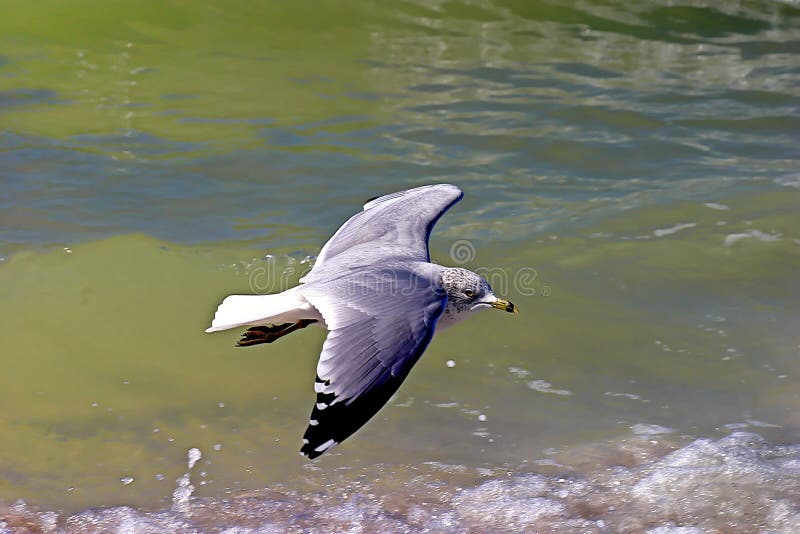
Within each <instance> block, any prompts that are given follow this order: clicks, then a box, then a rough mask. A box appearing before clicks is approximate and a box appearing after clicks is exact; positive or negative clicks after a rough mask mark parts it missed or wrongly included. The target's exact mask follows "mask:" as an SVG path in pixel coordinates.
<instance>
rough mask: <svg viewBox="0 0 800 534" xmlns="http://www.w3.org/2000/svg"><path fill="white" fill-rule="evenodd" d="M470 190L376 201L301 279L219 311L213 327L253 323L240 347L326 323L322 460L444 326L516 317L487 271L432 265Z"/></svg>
mask: <svg viewBox="0 0 800 534" xmlns="http://www.w3.org/2000/svg"><path fill="white" fill-rule="evenodd" d="M463 196H464V194H463V193H462V192H461V190H460V189H459V188H457V187H456V186H454V185H448V184H438V185H428V186H424V187H417V188H415V189H408V190H406V191H400V192H397V193H392V194H389V195H385V196H382V197H377V198H374V199H372V200H369V201H368V202H367V203H366V204H364V209H363V211H361V212H359V213H357V214H355V215H353V216H352V217H350V219H349V220H348V221H347V222H346V223H344V224H343V225H342V227H341V228H339V230H337V231H336V233H335V234H334V235H333V237H332V238H330V240H328V242H327V243H326V244H325V246H324V247H322V250H321V251H320V253H319V256H318V257H317V260H316V262H315V263H314V267H313V268H312V269H311V271H310V272H309V273H308V274H307V275H306V276H305V277H303V278H301V279H300V285H298V286H296V287H293V288H291V289H288V290H286V291H284V292H282V293H277V294H273V295H230V296H228V297H227V298H225V300H223V301H222V304H220V305H219V307H218V308H217V313H216V315H215V316H214V320H213V321H212V322H211V327H210V328H208V329H207V330H206V332H217V331H219V330H227V329H229V328H236V327H241V326H247V327H250V328H248V330H247V331H246V332H244V334H243V335H242V339H240V340H239V342H238V343H237V345H239V346H251V345H257V344H259V343H272V342H273V341H275V340H276V339H278V338H280V337H283V336H285V335H286V334H289V333H291V332H294V331H296V330H298V329H301V328H305V327H306V326H308V325H312V324H313V325H318V326H323V327H325V328H327V330H328V336H327V338H326V339H325V343H323V345H322V353H321V354H320V357H319V362H318V363H317V377H316V380H315V382H314V390H315V391H316V394H317V399H316V403H315V404H314V408H313V409H312V411H311V417H310V420H309V422H308V428H307V429H306V432H305V434H304V435H303V446H302V447H301V449H300V452H301V454H304V455H306V456H307V457H308V458H311V459H313V458H316V457H317V456H319V455H321V454H323V453H325V452H327V451H329V450H331V448H333V447H335V446H336V445H338V444H339V443H341V442H342V441H343V440H345V439H347V437H349V436H350V435H351V434H353V433H354V432H355V431H356V430H358V429H359V428H361V427H362V426H363V425H364V423H366V422H367V421H368V420H369V419H370V418H371V417H372V416H373V415H375V414H376V413H377V412H378V410H380V409H381V407H382V406H383V405H384V404H386V402H387V401H388V400H389V398H390V397H391V396H392V395H393V394H394V392H395V391H397V388H398V387H400V384H401V383H402V382H403V380H405V378H406V376H408V373H409V371H410V370H411V367H412V366H413V365H414V364H415V363H416V362H417V360H418V359H419V357H420V356H421V355H422V353H423V352H424V351H425V348H426V347H427V346H428V343H430V341H431V338H432V337H433V332H434V330H435V329H436V328H439V329H441V328H445V327H448V326H450V325H452V324H454V323H456V322H458V321H460V320H462V319H464V318H466V317H467V316H469V315H471V314H472V313H473V312H476V311H480V310H484V309H489V308H494V309H498V310H505V311H507V312H512V313H517V309H516V308H515V307H514V305H513V304H512V303H510V302H508V301H507V300H503V299H500V298H498V297H496V296H495V294H494V293H493V292H492V288H491V287H489V283H488V282H487V281H486V280H485V279H484V278H483V277H481V276H479V275H477V274H475V273H473V272H472V271H468V270H467V269H461V268H453V267H443V266H441V265H437V264H435V263H431V261H430V253H429V251H428V237H429V236H430V233H431V230H432V229H433V225H434V224H435V223H436V221H437V220H438V219H439V217H441V216H442V214H444V212H445V211H447V210H448V209H449V208H450V207H451V206H452V205H453V204H455V203H456V202H458V201H459V200H461V198H462V197H463Z"/></svg>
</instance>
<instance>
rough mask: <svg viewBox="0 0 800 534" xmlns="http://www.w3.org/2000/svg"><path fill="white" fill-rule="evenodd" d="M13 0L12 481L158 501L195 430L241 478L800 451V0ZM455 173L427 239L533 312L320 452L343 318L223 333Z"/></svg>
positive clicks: (297, 484)
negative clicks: (647, 453)
mask: <svg viewBox="0 0 800 534" xmlns="http://www.w3.org/2000/svg"><path fill="white" fill-rule="evenodd" d="M0 5H2V6H3V10H4V11H5V12H6V15H5V16H2V17H0V43H1V44H2V47H0V50H1V51H0V125H1V126H2V134H0V184H2V193H1V194H0V257H2V263H0V318H2V320H0V339H2V345H1V346H2V352H1V354H2V366H3V367H2V369H3V371H2V374H0V406H2V410H0V436H2V439H0V500H2V501H5V502H7V503H10V502H13V501H14V500H15V499H17V498H23V499H25V501H26V502H29V503H34V504H38V505H41V506H44V507H46V508H54V509H65V510H67V511H75V510H80V509H83V508H87V507H91V506H98V505H115V504H130V505H142V506H147V507H154V508H159V507H163V506H165V505H166V504H167V503H169V502H170V498H171V496H172V490H173V489H174V487H175V480H176V478H177V477H179V476H180V475H181V474H182V473H184V472H185V471H186V463H185V459H186V451H187V449H188V448H190V447H198V448H199V449H200V450H201V451H202V452H203V460H202V461H201V463H200V464H198V468H196V469H195V471H196V472H195V473H194V475H193V483H194V484H195V486H196V487H197V490H196V493H197V494H198V495H200V496H206V497H209V498H219V497H223V496H227V495H230V494H237V493H238V492H239V491H240V490H251V489H256V488H264V487H274V486H275V485H282V487H283V488H288V489H287V491H293V490H297V491H304V488H309V487H325V486H326V485H328V486H329V485H336V484H342V482H341V480H342V477H345V479H346V478H347V475H346V474H347V473H353V475H352V476H353V477H362V478H364V477H366V479H369V480H372V479H375V478H377V479H378V480H380V477H381V476H382V474H383V473H385V472H386V471H385V470H387V469H388V470H389V471H391V470H401V471H402V470H414V469H416V468H417V466H420V465H440V464H446V465H452V466H463V467H464V468H465V469H484V470H488V471H480V473H483V475H480V476H478V475H476V477H475V480H479V479H480V478H481V476H489V475H486V473H488V472H492V473H494V474H495V475H496V476H497V477H498V479H502V478H503V477H505V476H506V475H507V474H508V473H510V474H512V475H515V474H521V473H528V472H531V471H536V470H537V469H555V471H557V469H556V468H555V467H553V466H554V464H555V462H554V461H553V460H552V459H553V458H554V455H555V454H556V453H557V452H559V451H565V450H576V448H577V450H581V449H580V448H581V447H586V446H589V445H590V444H593V443H602V442H605V440H615V439H623V438H624V437H625V436H628V435H629V434H630V432H631V428H632V427H633V428H639V427H636V426H635V425H641V424H649V425H661V426H663V427H668V428H670V429H674V435H675V436H681V435H686V436H691V437H701V438H702V437H710V438H715V439H716V438H720V437H722V436H725V435H727V434H729V433H730V432H731V431H734V430H741V429H747V430H749V431H752V432H757V433H758V434H760V435H761V436H763V437H765V438H766V439H768V440H770V441H772V442H776V443H797V442H798V440H799V439H800V418H798V415H797V414H798V413H800V393H798V392H800V336H798V332H797V328H796V326H797V324H798V321H799V320H800V307H798V304H797V303H798V302H800V277H799V276H798V273H800V174H798V173H800V169H799V168H800V165H798V155H799V154H800V152H798V150H797V147H798V146H800V119H798V117H799V116H800V115H799V114H798V111H800V110H799V109H798V107H799V106H798V102H800V100H799V98H800V87H799V81H800V78H799V77H798V73H799V72H800V10H799V9H798V8H797V7H796V6H794V5H792V4H790V3H783V2H777V1H775V2H733V3H727V4H725V5H724V6H718V5H717V4H715V3H710V2H708V3H706V2H689V3H683V4H679V5H676V4H674V3H671V2H659V1H651V2H641V3H636V4H635V5H633V6H630V5H626V4H625V3H621V2H620V3H617V2H588V3H587V2H581V3H567V4H564V3H548V2H474V3H458V2H443V3H439V2H436V3H412V2H407V3H402V4H394V3H368V4H363V3H355V2H353V3H322V4H317V3H313V4H310V3H297V2H295V3H293V4H282V5H271V4H268V5H262V4H253V3H251V2H224V3H223V2H211V3H208V2H207V3H205V4H202V5H199V4H197V5H195V4H185V3H182V2H171V3H163V4H159V5H151V4H140V3H117V4H113V5H111V4H105V3H101V4H98V3H93V2H79V3H69V4H64V3H60V2H50V3H44V4H43V3H41V2H39V3H36V4H30V5H29V4H25V3H17V2H0ZM432 182H452V183H456V184H458V185H459V186H460V187H461V188H462V189H463V190H464V191H465V193H466V197H465V199H464V201H463V202H462V203H460V204H458V205H457V206H456V207H455V208H454V209H453V210H452V211H451V212H450V213H448V214H447V215H446V216H445V217H444V218H443V219H442V221H440V223H439V224H438V226H437V228H436V231H435V235H434V237H433V241H432V251H433V256H434V258H435V259H436V260H438V261H439V262H440V263H443V264H447V265H454V264H457V263H459V262H460V261H462V260H465V263H464V265H465V266H468V267H471V268H478V267H481V268H485V269H489V271H488V272H490V274H491V280H492V282H493V285H494V286H495V289H498V288H499V289H498V292H502V293H505V294H507V295H508V296H509V297H510V299H511V300H512V301H514V302H515V303H516V304H517V305H518V306H519V307H520V308H521V310H522V313H521V314H520V315H519V316H518V317H511V316H509V315H507V314H490V313H487V314H485V315H483V316H480V318H479V319H473V320H472V321H471V322H470V324H469V325H462V326H460V327H456V328H454V329H452V330H450V331H445V332H443V333H440V334H439V335H437V337H436V339H435V341H434V343H433V344H432V345H431V347H430V348H429V350H428V351H427V352H426V354H425V357H424V358H423V359H422V360H421V361H420V363H419V364H418V365H417V367H416V368H415V370H414V371H413V372H412V375H411V377H410V379H409V380H408V381H407V383H406V384H405V385H404V386H403V387H402V388H401V390H400V392H399V394H398V395H397V397H396V398H395V399H394V400H393V401H392V402H391V404H390V406H388V407H387V408H386V409H384V410H383V411H381V412H380V414H379V415H378V416H377V417H376V418H375V420H374V421H373V422H371V423H370V424H368V425H367V426H366V427H365V428H364V429H362V430H361V431H360V432H358V433H357V434H356V435H354V436H353V437H352V438H351V439H349V440H348V441H347V442H345V443H344V444H343V445H342V446H341V447H339V448H338V449H337V450H336V452H335V454H331V455H328V456H326V457H323V458H322V459H321V460H320V461H317V462H314V463H309V462H307V461H305V460H304V459H303V458H301V457H300V456H299V455H298V454H297V450H298V449H299V446H300V437H301V435H302V432H303V430H304V423H305V421H306V419H307V415H308V412H309V410H310V407H311V403H312V402H313V398H314V393H313V388H312V380H313V376H314V371H313V369H314V367H315V364H316V357H317V354H318V351H319V347H320V345H321V342H322V340H323V336H324V333H323V332H321V331H314V330H313V329H309V331H303V332H301V333H299V334H295V335H292V336H290V337H288V338H286V339H284V340H281V341H280V342H279V343H277V344H275V345H273V346H267V347H255V348H249V349H236V348H234V347H233V343H234V341H235V339H236V338H237V334H238V333H237V332H230V333H223V334H215V335H207V334H204V333H203V329H204V328H205V327H206V326H207V325H208V323H209V321H210V319H211V317H212V316H213V311H214V309H215V308H216V305H217V303H218V301H219V300H220V299H221V298H222V297H223V296H225V295H227V294H229V293H237V292H248V291H252V290H253V289H255V290H258V291H261V292H265V291H268V290H272V289H275V290H277V289H281V288H285V287H286V286H287V284H291V283H293V282H294V281H296V279H297V278H298V277H299V276H300V275H301V274H302V272H303V271H304V270H305V269H307V268H308V267H309V265H310V264H309V261H310V260H311V261H313V257H314V255H315V254H316V253H317V252H318V251H319V248H320V247H321V245H322V243H323V242H324V240H325V239H327V237H328V236H330V235H331V234H332V233H333V232H334V231H335V230H336V228H337V227H338V225H339V224H340V223H341V222H342V221H343V220H345V219H346V218H347V217H348V216H349V215H350V214H351V213H353V212H354V211H355V210H357V209H359V207H360V205H361V203H362V202H363V201H364V200H366V199H367V198H369V197H373V196H375V195H378V194H382V193H386V192H390V191H394V190H399V189H402V188H405V187H410V186H414V185H418V184H422V183H432ZM462 240H466V241H462ZM461 254H466V256H462V255H461ZM265 255H270V257H269V258H267V257H265ZM449 361H451V364H450V365H448V362H449ZM452 363H454V364H455V365H454V366H451V365H452ZM676 439H677V438H676ZM681 439H683V438H681ZM675 446H677V445H675ZM603 461H606V462H612V463H613V458H612V459H608V458H605V459H604V460H603ZM426 462H437V464H426ZM598 462H600V461H599V460H598ZM600 463H602V462H600ZM376 466H379V467H376ZM562 467H563V465H562ZM342 473H345V474H344V475H343V474H342ZM498 473H500V474H498ZM495 475H492V476H495ZM465 476H466V475H465ZM390 478H391V477H390ZM445 478H446V479H447V480H449V481H451V482H452V484H453V485H462V484H464V483H465V482H464V480H463V479H459V477H458V476H456V475H453V474H452V472H451V473H450V474H448V475H447V477H445ZM467 478H469V477H467ZM399 479H403V480H405V478H403V477H399V478H398V480H399ZM409 480H411V479H409ZM473 482H474V481H473ZM442 483H443V484H445V485H447V484H448V483H447V482H442ZM408 484H410V485H412V486H413V482H411V481H410V482H409V483H408ZM377 486H378V487H379V488H380V484H377ZM391 486H392V484H391V483H390V482H389V481H388V480H387V482H386V486H385V487H386V488H391ZM453 487H455V486H453ZM459 487H460V486H459ZM353 491H354V492H356V493H357V491H358V490H357V489H354V490H353ZM364 491H367V490H364ZM369 491H376V489H375V488H374V487H373V488H370V489H369ZM377 491H380V489H378V490H377ZM387 491H388V489H387ZM409 491H410V494H412V495H413V491H411V490H409ZM409 499H412V500H413V497H409ZM298 506H301V505H298ZM332 506H334V505H332ZM335 506H339V505H335ZM398 513H399V512H398ZM798 513H800V512H798ZM223 523H224V522H223ZM409 524H410V525H411V526H412V527H413V528H416V527H415V525H416V523H413V522H411V523H409ZM531 524H532V523H531ZM764 524H766V523H764ZM0 526H2V525H0ZM384 526H385V525H384ZM416 526H418V525H416ZM412 527H409V528H412ZM428 527H429V528H434V527H435V525H433V526H431V525H428ZM440 527H441V528H444V529H445V530H447V525H444V526H441V525H440ZM376 528H377V527H376ZM386 528H389V527H386ZM420 528H422V527H420ZM436 528H439V527H436ZM509 528H510V527H509ZM520 528H523V527H520ZM530 528H533V527H530ZM598 528H601V527H598ZM619 528H620V530H625V529H624V528H622V527H619ZM545 530H546V529H545Z"/></svg>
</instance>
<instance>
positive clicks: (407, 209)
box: [306, 184, 463, 280]
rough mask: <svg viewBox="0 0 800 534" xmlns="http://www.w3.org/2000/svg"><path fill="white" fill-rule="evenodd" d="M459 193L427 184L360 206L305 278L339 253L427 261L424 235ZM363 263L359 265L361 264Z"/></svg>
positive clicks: (444, 186) (308, 277)
mask: <svg viewBox="0 0 800 534" xmlns="http://www.w3.org/2000/svg"><path fill="white" fill-rule="evenodd" d="M461 197H463V193H462V192H461V190H460V189H459V188H458V187H456V186H454V185H449V184H437V185H428V186H424V187H417V188H415V189H408V190H406V191H400V192H397V193H392V194H389V195H385V196H382V197H378V198H376V199H374V200H371V201H369V202H367V203H366V204H364V211H361V212H359V213H356V214H355V215H353V216H352V217H350V219H349V220H348V221H347V222H345V223H344V224H343V225H342V226H341V228H339V230H337V232H336V233H335V234H334V235H333V237H331V238H330V239H329V240H328V242H327V243H325V246H324V247H322V250H321V251H320V253H319V255H318V256H317V260H316V262H315V264H314V268H313V269H312V271H311V272H310V273H309V275H308V276H307V277H306V278H307V279H308V280H311V279H312V278H313V277H314V276H313V275H314V274H315V271H321V270H323V266H324V265H325V264H326V263H327V262H328V261H330V260H331V259H332V258H335V257H337V256H339V255H341V254H343V253H347V254H348V256H353V257H354V258H356V259H359V260H364V259H366V258H369V257H372V256H374V251H376V250H380V251H381V254H382V255H384V256H395V257H403V258H406V259H409V260H416V261H429V260H430V255H429V253H428V236H429V235H430V232H431V229H432V228H433V225H434V224H435V223H436V221H437V220H438V219H439V217H441V216H442V214H444V212H446V211H447V210H448V209H449V208H450V206H452V205H453V204H455V203H456V202H458V201H459V200H461ZM362 264H363V263H362Z"/></svg>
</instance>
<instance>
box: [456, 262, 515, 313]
mask: <svg viewBox="0 0 800 534" xmlns="http://www.w3.org/2000/svg"><path fill="white" fill-rule="evenodd" d="M442 285H443V286H444V289H445V291H446V292H447V307H448V308H449V309H450V310H451V311H452V312H455V313H457V314H460V313H463V312H472V311H478V310H482V309H487V308H494V309H497V310H503V311H507V312H509V313H519V310H518V309H517V307H516V306H514V304H512V303H511V302H509V301H507V300H505V299H501V298H499V297H497V295H495V294H494V292H493V291H492V287H491V286H490V285H489V282H487V281H486V279H485V278H484V277H482V276H481V275H479V274H477V273H474V272H472V271H469V270H467V269H462V268H460V267H453V268H445V270H444V272H443V273H442Z"/></svg>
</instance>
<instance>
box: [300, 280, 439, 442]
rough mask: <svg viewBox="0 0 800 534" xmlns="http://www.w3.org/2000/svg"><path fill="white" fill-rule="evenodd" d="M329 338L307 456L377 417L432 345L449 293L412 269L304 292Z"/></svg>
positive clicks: (329, 283)
mask: <svg viewBox="0 0 800 534" xmlns="http://www.w3.org/2000/svg"><path fill="white" fill-rule="evenodd" d="M303 294H304V296H305V297H306V299H307V300H308V301H309V302H310V303H311V304H312V305H313V306H314V307H315V308H317V309H318V310H319V311H320V313H321V314H322V316H323V318H324V319H325V323H326V325H327V327H328V330H329V333H328V337H327V339H326V340H325V343H324V344H323V347H322V353H321V355H320V359H319V363H318V364H317V381H316V384H315V389H316V391H317V403H316V405H315V407H314V409H313V410H312V413H311V424H310V425H309V427H308V429H307V430H306V433H305V435H304V438H305V439H306V440H307V443H306V444H305V445H304V446H303V448H302V449H301V451H302V452H303V453H304V454H307V455H308V456H309V457H311V458H314V457H316V456H319V455H320V454H322V453H323V452H325V451H326V450H328V449H329V448H330V447H331V446H333V445H336V444H338V443H340V442H341V441H342V440H344V439H345V438H347V437H348V436H349V435H350V434H352V433H353V432H355V431H356V430H358V429H359V428H360V427H361V426H362V425H363V424H364V423H366V422H367V421H368V420H369V419H370V417H372V416H373V415H374V414H375V413H376V412H377V411H378V410H380V408H381V407H382V406H383V404H384V403H385V402H386V401H387V400H388V399H389V397H391V395H392V394H393V393H394V392H395V391H396V390H397V388H398V387H399V386H400V384H401V383H402V381H403V380H404V379H405V377H406V376H407V375H408V372H409V371H410V369H411V367H412V366H413V365H414V364H415V363H416V362H417V360H418V359H419V357H420V356H421V355H422V352H423V351H424V350H425V348H426V347H427V345H428V343H429V341H430V339H431V337H432V336H433V331H434V328H435V325H436V321H437V319H438V318H439V316H440V315H441V314H442V311H443V310H444V305H445V303H446V295H445V293H444V292H443V291H442V290H441V289H440V288H438V286H435V285H434V284H433V283H432V282H431V281H430V280H427V279H425V278H423V277H420V276H418V275H416V274H415V273H413V272H411V271H405V270H388V269H387V270H377V269H376V270H370V271H364V272H360V273H358V274H357V275H354V276H353V275H351V276H348V277H346V278H345V277H340V278H338V279H335V280H329V281H327V282H324V283H312V284H308V285H306V286H305V287H304V288H303Z"/></svg>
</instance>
